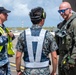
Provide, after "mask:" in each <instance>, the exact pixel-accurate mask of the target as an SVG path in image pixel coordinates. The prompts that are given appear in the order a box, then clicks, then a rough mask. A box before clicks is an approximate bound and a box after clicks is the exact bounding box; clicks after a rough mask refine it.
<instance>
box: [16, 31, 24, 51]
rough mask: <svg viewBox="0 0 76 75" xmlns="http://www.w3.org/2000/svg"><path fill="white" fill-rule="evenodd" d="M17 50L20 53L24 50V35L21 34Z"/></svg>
mask: <svg viewBox="0 0 76 75" xmlns="http://www.w3.org/2000/svg"><path fill="white" fill-rule="evenodd" d="M16 49H17V50H18V51H20V52H23V49H24V33H23V32H22V33H20V35H19V37H18V40H17V44H16Z"/></svg>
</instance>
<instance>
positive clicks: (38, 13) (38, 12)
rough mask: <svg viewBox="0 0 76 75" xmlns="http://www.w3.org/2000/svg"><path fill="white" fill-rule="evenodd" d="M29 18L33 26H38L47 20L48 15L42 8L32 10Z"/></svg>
mask: <svg viewBox="0 0 76 75" xmlns="http://www.w3.org/2000/svg"><path fill="white" fill-rule="evenodd" d="M29 16H30V19H31V22H32V23H33V24H38V23H39V22H40V21H41V20H42V19H45V18H46V13H45V12H44V9H43V8H42V7H37V8H34V9H32V10H31V12H30V13H29Z"/></svg>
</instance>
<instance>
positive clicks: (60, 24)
mask: <svg viewBox="0 0 76 75" xmlns="http://www.w3.org/2000/svg"><path fill="white" fill-rule="evenodd" d="M65 22H66V21H65V20H64V21H62V22H60V23H59V24H58V25H57V28H59V29H61V28H62V26H63V25H64V24H65Z"/></svg>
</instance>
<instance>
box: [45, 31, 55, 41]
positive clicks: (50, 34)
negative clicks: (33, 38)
mask: <svg viewBox="0 0 76 75" xmlns="http://www.w3.org/2000/svg"><path fill="white" fill-rule="evenodd" d="M45 37H46V38H47V39H48V40H54V35H53V34H52V33H51V32H50V31H48V30H47V31H46V35H45Z"/></svg>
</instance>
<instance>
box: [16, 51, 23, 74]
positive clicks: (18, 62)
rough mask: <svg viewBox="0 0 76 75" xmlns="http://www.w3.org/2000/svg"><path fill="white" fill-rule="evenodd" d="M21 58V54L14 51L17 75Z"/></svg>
mask: <svg viewBox="0 0 76 75" xmlns="http://www.w3.org/2000/svg"><path fill="white" fill-rule="evenodd" d="M21 57H22V52H19V51H16V70H17V71H19V72H17V75H21V73H22V72H21V69H20V66H21Z"/></svg>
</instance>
